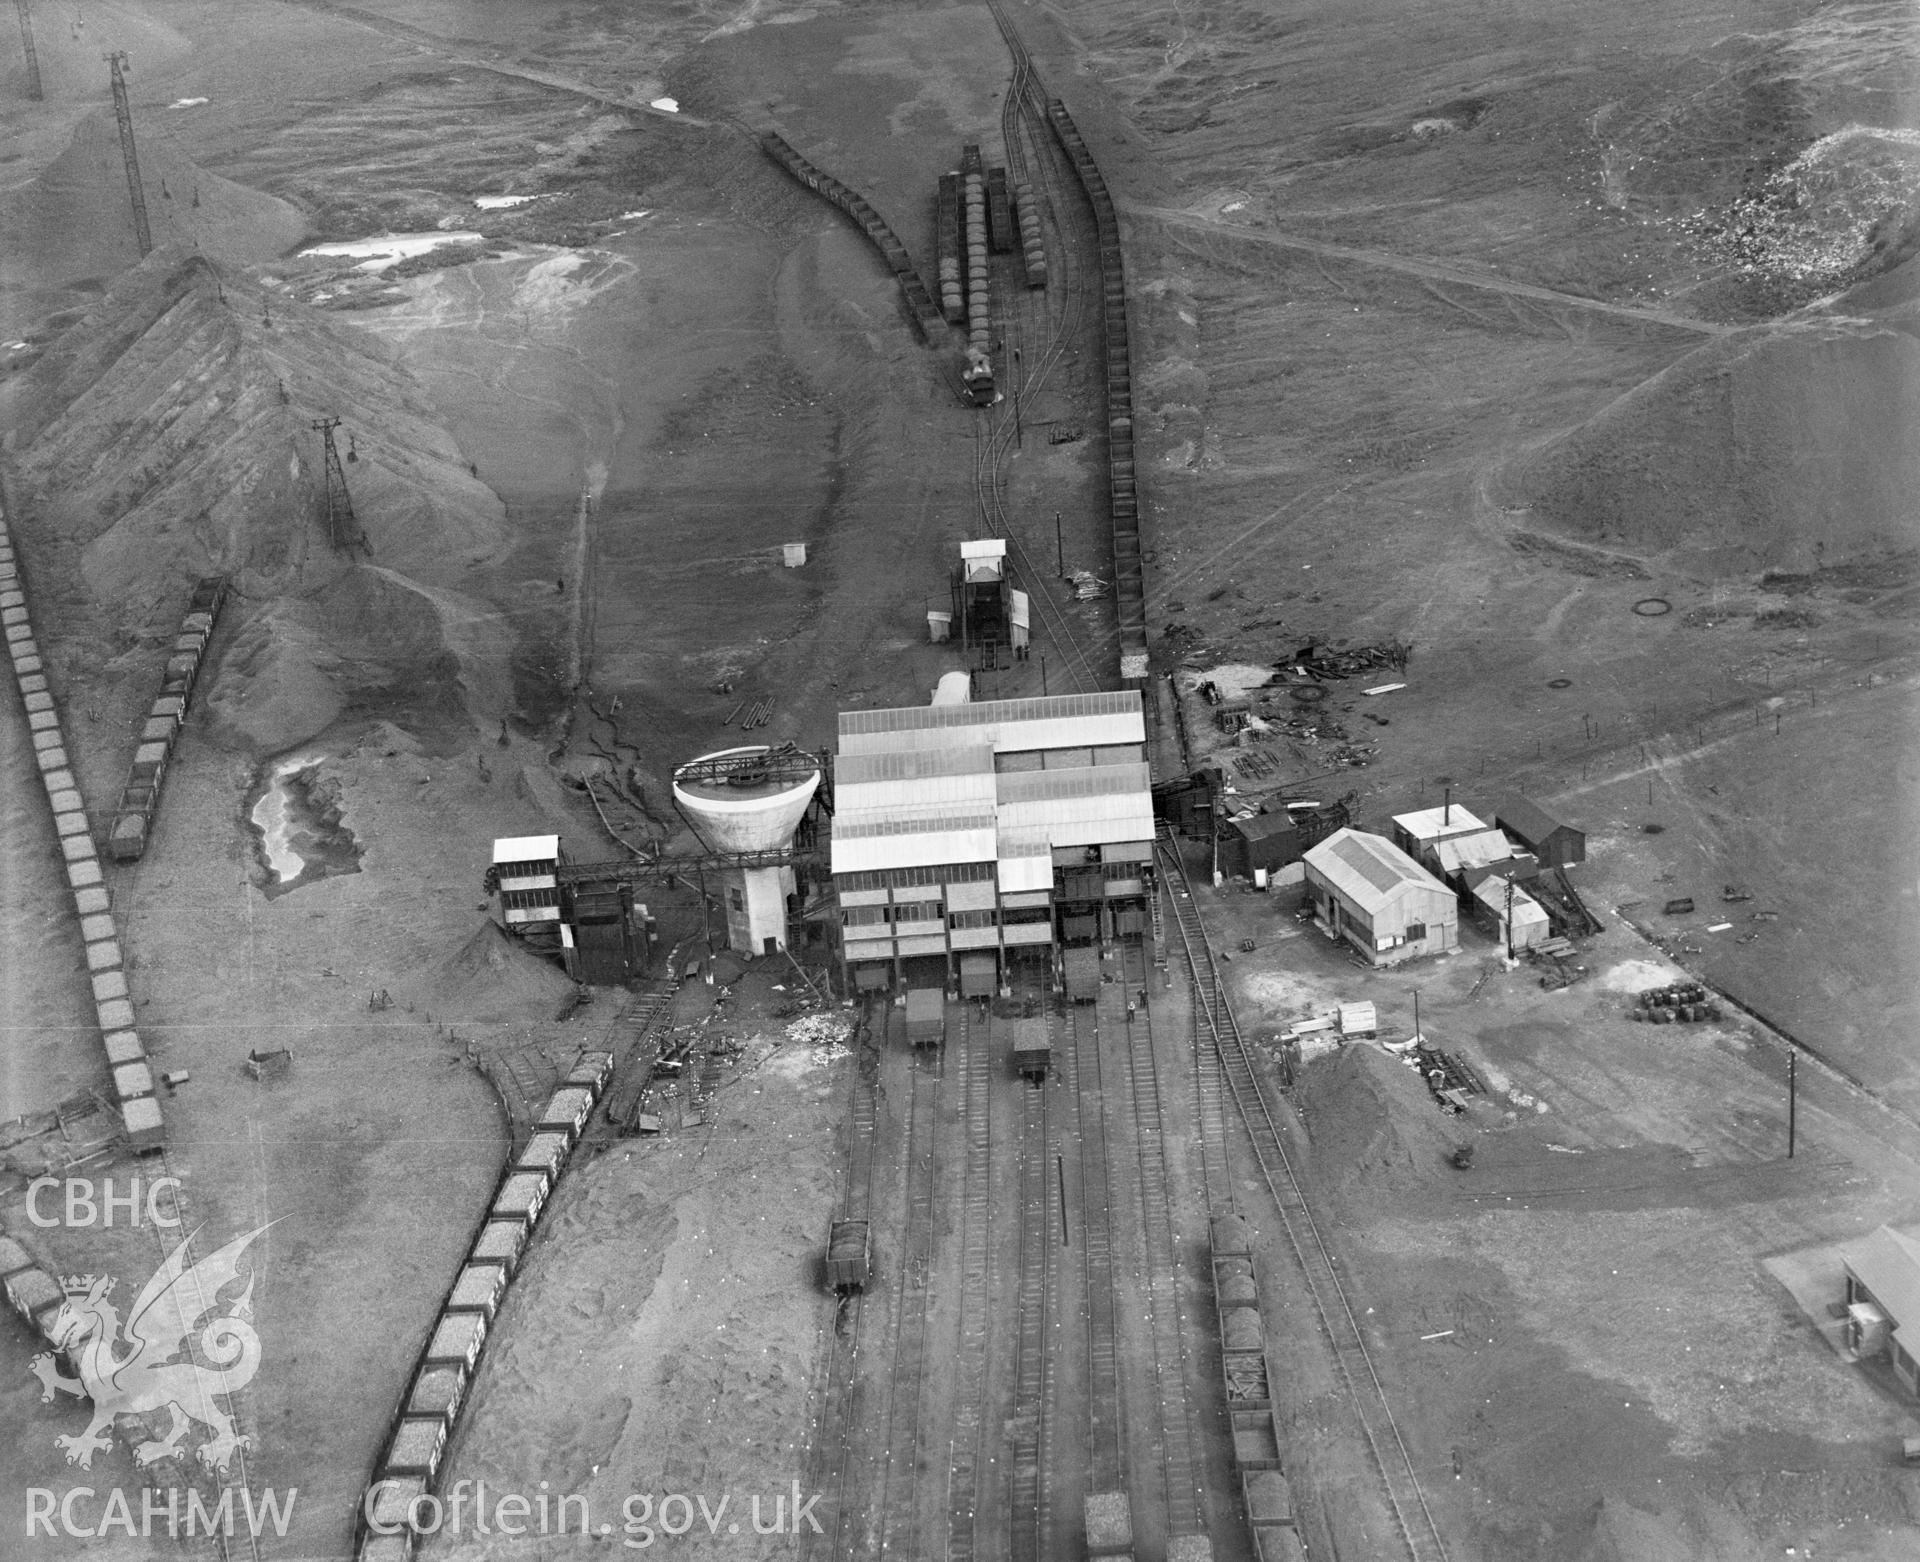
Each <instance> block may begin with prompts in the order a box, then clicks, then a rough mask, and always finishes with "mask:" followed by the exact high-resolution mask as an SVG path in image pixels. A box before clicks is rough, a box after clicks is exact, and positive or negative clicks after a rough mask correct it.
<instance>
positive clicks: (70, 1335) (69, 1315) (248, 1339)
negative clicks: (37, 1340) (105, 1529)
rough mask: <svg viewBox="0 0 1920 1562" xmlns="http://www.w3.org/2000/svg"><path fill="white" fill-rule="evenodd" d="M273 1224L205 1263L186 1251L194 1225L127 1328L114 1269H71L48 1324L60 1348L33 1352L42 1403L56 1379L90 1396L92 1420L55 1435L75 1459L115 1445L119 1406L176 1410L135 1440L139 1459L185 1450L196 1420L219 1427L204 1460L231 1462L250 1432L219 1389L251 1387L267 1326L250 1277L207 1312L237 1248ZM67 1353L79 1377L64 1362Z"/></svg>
mask: <svg viewBox="0 0 1920 1562" xmlns="http://www.w3.org/2000/svg"><path fill="white" fill-rule="evenodd" d="M269 1224H271V1222H269ZM266 1229H267V1227H266V1226H261V1227H259V1228H258V1230H254V1231H250V1232H248V1233H247V1234H246V1235H245V1236H243V1237H236V1238H235V1239H234V1240H233V1241H231V1242H229V1243H228V1244H227V1245H226V1246H225V1247H223V1248H221V1249H220V1251H219V1252H217V1253H215V1254H214V1255H213V1256H212V1257H210V1258H203V1259H201V1260H200V1261H199V1262H198V1263H189V1262H188V1260H187V1248H188V1247H189V1245H191V1243H192V1242H193V1238H194V1235H197V1233H189V1235H188V1236H187V1238H186V1240H185V1241H183V1242H182V1243H181V1244H180V1245H179V1246H178V1247H176V1248H175V1249H174V1250H173V1251H172V1252H171V1253H169V1254H168V1255H167V1259H166V1262H165V1263H163V1264H162V1265H161V1266H160V1267H159V1269H157V1270H156V1271H155V1272H154V1275H153V1278H152V1279H151V1280H149V1281H148V1282H147V1284H146V1287H145V1289H144V1290H142V1291H141V1293H140V1296H139V1299H138V1300H137V1301H135V1302H134V1304H133V1311H132V1313H130V1314H129V1315H128V1317H127V1321H126V1325H125V1327H124V1328H122V1326H121V1323H120V1312H119V1309H118V1308H116V1307H114V1306H113V1305H112V1304H111V1303H110V1302H109V1301H108V1300H107V1297H108V1296H109V1295H110V1294H111V1292H112V1291H113V1287H114V1283H115V1282H114V1281H113V1280H112V1279H111V1278H109V1277H108V1276H105V1275H100V1276H95V1275H71V1276H68V1277H67V1278H66V1279H65V1280H64V1281H63V1282H62V1288H63V1289H64V1290H65V1291H66V1293H67V1294H66V1300H65V1301H64V1302H62V1303H61V1305H60V1311H59V1312H58V1313H57V1314H55V1316H54V1320H53V1324H52V1326H51V1328H50V1330H49V1331H48V1332H49V1333H50V1334H51V1336H52V1339H53V1345H54V1349H53V1350H52V1351H49V1352H42V1353H41V1354H40V1355H38V1356H35V1357H34V1358H33V1361H32V1362H31V1363H30V1366H31V1368H32V1371H33V1374H34V1376H35V1377H37V1378H39V1380H40V1383H41V1394H40V1399H41V1402H42V1403H46V1402H48V1401H50V1400H52V1398H53V1395H54V1391H55V1390H56V1389H57V1390H59V1391H60V1392H61V1393H63V1394H71V1395H73V1396H74V1398H76V1399H90V1400H92V1401H93V1421H92V1422H91V1424H90V1425H89V1426H88V1427H87V1429H86V1430H85V1431H84V1432H82V1433H80V1434H79V1435H78V1436H77V1437H76V1436H72V1435H68V1434H64V1433H63V1434H62V1435H61V1436H59V1437H56V1438H55V1439H54V1442H55V1443H56V1444H58V1445H59V1446H60V1447H61V1448H63V1449H65V1450H66V1454H67V1463H68V1464H77V1465H79V1466H80V1468H81V1469H83V1470H86V1469H91V1468H92V1467H93V1456H94V1455H95V1454H96V1453H98V1452H99V1451H100V1450H101V1449H103V1448H107V1447H109V1446H110V1442H109V1439H108V1438H107V1436H106V1435H105V1434H106V1433H107V1432H108V1431H109V1430H110V1429H111V1428H112V1426H113V1418H114V1417H115V1416H123V1415H144V1414H146V1413H147V1412H148V1411H152V1410H160V1409H165V1410H168V1411H170V1412H171V1413H172V1416H173V1423H172V1425H171V1427H170V1428H169V1429H168V1432H167V1435H166V1436H165V1437H163V1438H158V1439H152V1440H149V1441H146V1442H143V1443H140V1444H138V1445H137V1446H136V1447H135V1448H134V1450H133V1457H134V1462H135V1463H136V1464H140V1465H148V1464H152V1463H153V1461H154V1460H156V1459H164V1458H166V1457H167V1456H169V1455H171V1454H175V1453H177V1452H179V1449H180V1443H181V1439H183V1438H184V1437H185V1436H186V1435H187V1433H188V1431H189V1430H190V1428H191V1427H192V1426H193V1424H194V1423H196V1422H197V1423H199V1424H200V1425H202V1426H204V1427H206V1428H207V1429H208V1430H209V1431H210V1432H211V1433H212V1434H213V1435H212V1436H211V1437H210V1438H209V1439H208V1440H207V1441H206V1442H205V1443H203V1444H202V1445H201V1446H200V1448H199V1449H198V1454H199V1457H200V1462H201V1463H202V1464H204V1465H206V1466H207V1467H208V1468H209V1469H214V1470H219V1471H220V1472H221V1473H222V1474H224V1473H225V1472H226V1469H227V1466H228V1465H229V1464H230V1463H231V1462H232V1460H233V1456H234V1453H235V1452H236V1451H237V1450H239V1449H241V1448H244V1447H246V1446H247V1443H248V1440H247V1439H246V1438H244V1437H240V1436H238V1435H236V1433H235V1432H234V1429H233V1418H232V1417H231V1416H230V1415H228V1414H227V1413H226V1412H224V1411H222V1410H221V1409H220V1408H219V1406H218V1405H216V1404H215V1403H214V1399H215V1396H216V1395H227V1394H233V1393H236V1392H238V1391H239V1390H240V1389H242V1388H244V1387H245V1386H246V1385H247V1384H248V1383H249V1382H251V1381H252V1379H253V1375H254V1373H255V1372H256V1371H257V1370H258V1369H259V1366H260V1336H259V1335H257V1334H256V1333H254V1331H253V1324H252V1321H251V1320H252V1318H253V1278H252V1277H251V1276H249V1277H248V1279H247V1284H246V1289H245V1290H244V1291H243V1292H241V1294H240V1295H239V1296H237V1297H235V1298H234V1299H233V1300H232V1301H231V1302H230V1304H229V1305H228V1306H227V1307H226V1310H225V1311H224V1312H220V1313H218V1314H217V1315H215V1316H213V1317H212V1318H209V1317H208V1314H209V1313H213V1312H214V1309H215V1306H216V1304H217V1303H218V1301H219V1297H220V1293H221V1292H222V1291H223V1290H225V1289H226V1288H227V1287H228V1286H229V1285H231V1284H232V1283H233V1282H234V1281H236V1280H238V1279H239V1278H240V1267H239V1265H240V1255H241V1254H242V1253H244V1252H246V1250H247V1247H248V1245H249V1244H251V1243H252V1241H253V1239H254V1238H255V1237H257V1236H259V1235H260V1233H261V1232H262V1231H265V1230H266ZM196 1330H197V1331H198V1333H197V1334H196V1332H195V1331H196ZM122 1346H125V1347H127V1349H126V1352H125V1354H124V1355H123V1354H120V1353H119V1352H120V1350H121V1347H122ZM62 1354H64V1355H65V1356H66V1358H67V1359H68V1360H69V1361H71V1362H72V1363H73V1365H74V1366H75V1367H76V1368H77V1369H78V1371H79V1376H78V1377H69V1376H68V1375H67V1374H66V1373H65V1372H63V1371H62V1370H61V1356H62Z"/></svg>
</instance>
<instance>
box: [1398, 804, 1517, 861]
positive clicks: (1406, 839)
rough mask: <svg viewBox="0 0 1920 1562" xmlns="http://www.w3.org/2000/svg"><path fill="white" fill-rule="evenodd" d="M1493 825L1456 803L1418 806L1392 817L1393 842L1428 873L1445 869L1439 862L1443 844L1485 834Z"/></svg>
mask: <svg viewBox="0 0 1920 1562" xmlns="http://www.w3.org/2000/svg"><path fill="white" fill-rule="evenodd" d="M1492 829H1493V826H1492V825H1490V824H1488V823H1487V822H1486V820H1484V819H1480V818H1477V817H1475V816H1474V815H1473V814H1470V813H1468V812H1467V810H1466V809H1464V808H1462V807H1461V806H1460V805H1459V804H1458V803H1448V804H1446V805H1445V806H1443V807H1440V808H1421V809H1418V810H1416V811H1415V812H1413V813H1410V814H1395V815H1394V816H1393V844H1394V845H1395V846H1397V847H1399V848H1400V850H1401V851H1403V852H1405V853H1406V854H1407V855H1408V856H1409V857H1411V858H1412V859H1413V860H1414V861H1415V862H1417V863H1419V864H1420V865H1421V866H1422V867H1424V868H1426V869H1427V870H1428V871H1429V872H1430V873H1435V874H1440V873H1444V872H1446V869H1445V868H1444V867H1443V866H1442V864H1441V861H1440V847H1441V845H1442V844H1443V843H1446V842H1452V841H1459V840H1463V839H1466V838H1468V837H1473V836H1485V835H1487V834H1488V833H1489V832H1491V831H1492Z"/></svg>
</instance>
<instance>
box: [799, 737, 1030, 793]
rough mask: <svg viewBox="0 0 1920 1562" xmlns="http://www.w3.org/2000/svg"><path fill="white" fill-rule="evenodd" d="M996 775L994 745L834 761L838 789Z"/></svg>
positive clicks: (894, 752) (848, 756)
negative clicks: (994, 773)
mask: <svg viewBox="0 0 1920 1562" xmlns="http://www.w3.org/2000/svg"><path fill="white" fill-rule="evenodd" d="M981 772H985V773H986V774H987V775H992V774H993V745H992V744H991V743H976V744H973V745H970V746H969V747H965V748H908V749H888V750H886V751H884V752H878V753H871V754H841V755H839V756H838V757H837V758H836V759H835V760H834V762H833V783H834V785H835V786H836V787H847V786H859V785H862V784H864V783H869V782H874V781H916V780H919V779H920V778H921V777H923V776H961V775H975V774H979V773H981Z"/></svg>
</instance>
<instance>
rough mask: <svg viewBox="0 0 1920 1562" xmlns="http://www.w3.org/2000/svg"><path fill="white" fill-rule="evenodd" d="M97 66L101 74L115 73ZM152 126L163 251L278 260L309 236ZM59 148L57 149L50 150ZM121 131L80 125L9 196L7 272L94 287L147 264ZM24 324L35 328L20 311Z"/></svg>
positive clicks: (146, 144)
mask: <svg viewBox="0 0 1920 1562" xmlns="http://www.w3.org/2000/svg"><path fill="white" fill-rule="evenodd" d="M95 58H96V63H95V65H94V67H93V69H94V70H95V71H96V72H101V71H104V70H105V67H104V66H101V65H99V64H98V63H97V51H95ZM163 130H164V126H163V125H149V126H148V127H147V132H148V133H144V134H142V133H141V131H140V126H139V124H136V126H135V131H136V135H137V137H138V143H139V156H140V176H141V177H140V186H141V190H142V192H143V194H144V195H145V197H146V207H147V225H148V227H149V229H150V230H151V232H152V236H153V242H154V245H155V247H156V248H166V247H170V246H178V247H179V248H181V249H185V250H197V251H198V252H199V253H201V254H203V255H205V256H207V257H208V258H210V259H212V260H214V261H217V262H219V263H221V264H228V265H247V264H254V263H258V262H262V261H269V260H275V259H277V258H279V257H280V256H281V255H283V254H285V253H286V252H287V251H288V250H289V249H291V248H292V247H293V246H294V245H296V244H298V243H299V242H300V240H301V238H302V237H303V236H304V235H305V233H306V231H307V222H306V218H305V217H304V216H303V215H302V214H301V212H300V210H299V208H298V207H295V206H292V205H290V204H289V203H288V202H286V201H283V200H281V199H280V198H279V197H278V196H273V195H267V194H264V193H263V192H261V191H259V190H252V189H248V188H247V187H246V186H245V185H242V184H235V183H234V182H233V181H232V180H231V179H223V178H221V177H220V176H219V175H218V174H214V173H209V172H207V171H206V170H205V169H203V168H200V167H199V166H198V165H196V164H195V163H194V162H193V161H192V160H191V159H189V158H188V157H187V156H186V154H185V153H184V152H182V151H181V150H180V149H179V148H178V147H177V146H176V145H174V144H172V143H171V141H170V140H168V139H167V138H166V136H165V135H164V134H163V133H162V132H163ZM49 150H51V148H49ZM139 259H140V248H139V244H138V241H137V239H136V237H135V230H134V225H133V205H132V200H131V198H130V196H129V194H128V191H127V172H126V164H125V162H124V161H123V159H122V156H121V151H120V130H119V125H118V123H117V122H116V121H115V119H114V116H113V110H112V109H111V108H106V107H103V108H99V109H96V110H95V111H94V112H92V113H91V114H89V115H87V116H86V117H85V118H84V119H82V120H81V121H80V123H79V124H78V126H77V127H76V128H75V129H74V131H73V136H72V139H71V140H70V141H69V142H68V143H67V145H66V147H65V149H64V150H62V151H61V152H60V153H59V154H58V155H57V156H55V157H54V158H53V159H52V161H51V162H49V163H48V164H47V166H46V167H45V168H43V169H41V170H40V172H39V174H38V175H37V176H36V177H35V178H34V179H32V180H31V181H29V182H27V183H25V184H23V185H21V186H19V187H18V188H15V189H11V190H8V191H6V192H5V193H4V195H0V270H3V271H4V272H5V273H6V274H7V275H8V276H9V277H12V278H14V279H16V280H18V281H20V282H23V283H25V284H26V285H27V286H28V287H29V288H40V289H49V290H52V289H58V288H61V287H63V286H68V285H71V284H73V283H75V282H83V281H84V282H88V283H90V284H92V285H94V286H98V285H99V284H100V283H103V282H105V281H106V280H107V279H108V278H111V277H114V276H117V275H118V274H119V273H120V272H122V271H124V270H126V269H127V268H128V267H129V266H133V265H135V264H137V263H138V261H139ZM14 318H15V319H16V321H21V323H22V324H23V325H24V324H25V322H24V321H23V320H22V318H21V316H20V315H19V314H18V313H16V314H15V316H14Z"/></svg>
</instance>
